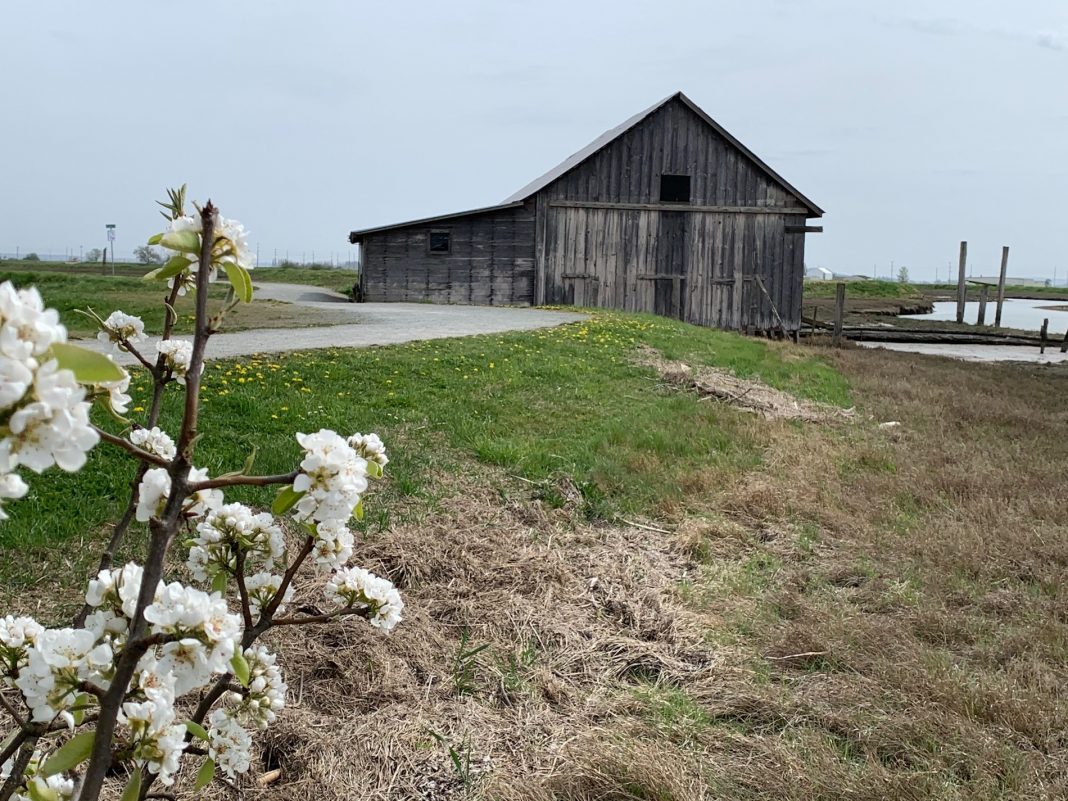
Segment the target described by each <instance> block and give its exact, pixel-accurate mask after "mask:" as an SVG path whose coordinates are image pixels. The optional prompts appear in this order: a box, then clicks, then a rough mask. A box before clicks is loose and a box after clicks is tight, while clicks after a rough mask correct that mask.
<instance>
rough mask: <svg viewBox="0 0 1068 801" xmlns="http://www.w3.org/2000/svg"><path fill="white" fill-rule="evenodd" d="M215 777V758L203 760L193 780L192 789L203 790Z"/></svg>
mask: <svg viewBox="0 0 1068 801" xmlns="http://www.w3.org/2000/svg"><path fill="white" fill-rule="evenodd" d="M214 778H215V760H213V759H209V760H207V761H205V762H204V764H203V765H202V766H201V768H200V770H198V771H197V779H196V781H195V782H193V789H194V790H203V789H204V788H205V787H207V786H208V782H210V781H211V780H212V779H214Z"/></svg>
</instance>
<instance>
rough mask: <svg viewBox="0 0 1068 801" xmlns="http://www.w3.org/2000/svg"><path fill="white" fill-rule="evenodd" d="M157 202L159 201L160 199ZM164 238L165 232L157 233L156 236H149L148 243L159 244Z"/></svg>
mask: <svg viewBox="0 0 1068 801" xmlns="http://www.w3.org/2000/svg"><path fill="white" fill-rule="evenodd" d="M156 202H157V203H159V201H158V200H157V201H156ZM162 239H163V234H156V235H155V236H150V237H149V238H148V244H150V245H158V244H159V243H160V241H161V240H162Z"/></svg>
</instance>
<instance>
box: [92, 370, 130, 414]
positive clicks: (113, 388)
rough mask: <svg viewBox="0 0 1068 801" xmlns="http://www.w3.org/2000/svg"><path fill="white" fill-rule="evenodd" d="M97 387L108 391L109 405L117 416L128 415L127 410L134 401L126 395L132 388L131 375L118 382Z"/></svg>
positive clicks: (101, 384) (110, 382)
mask: <svg viewBox="0 0 1068 801" xmlns="http://www.w3.org/2000/svg"><path fill="white" fill-rule="evenodd" d="M97 386H98V387H100V388H101V389H106V390H107V392H108V403H109V404H110V405H111V409H112V411H114V412H115V414H126V410H127V409H129V408H130V401H131V400H133V399H132V398H131V397H130V396H129V395H127V394H126V390H128V389H129V388H130V374H129V373H126V375H124V376H123V377H122V378H120V379H119V380H118V381H104V382H102V383H100V384H97Z"/></svg>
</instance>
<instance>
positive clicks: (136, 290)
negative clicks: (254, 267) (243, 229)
mask: <svg viewBox="0 0 1068 801" xmlns="http://www.w3.org/2000/svg"><path fill="white" fill-rule="evenodd" d="M4 264H5V265H6V264H7V262H4ZM31 264H32V262H31ZM288 272H298V273H299V272H304V271H302V270H291V271H288ZM308 272H311V271H308ZM315 272H316V273H317V274H323V273H326V272H328V271H315ZM271 280H282V279H281V278H278V279H271ZM2 281H11V282H12V283H13V284H14V285H15V286H17V287H26V286H31V285H33V286H36V287H37V288H38V289H39V290H40V292H41V294H42V295H43V296H44V298H45V300H46V302H47V303H48V305H49V306H50V307H51V308H54V309H56V310H57V311H58V312H59V317H60V319H61V320H62V321H63V324H64V325H65V326H67V330H68V331H69V332H70V334H71V336H73V337H92V336H95V335H96V331H97V328H96V326H95V325H94V324H93V322H92V321H90V320H89V319H88V318H86V317H85V316H83V315H81V314H78V313H77V311H75V310H76V309H85V308H87V307H91V308H92V309H93V310H95V311H96V312H97V313H98V314H99V315H100V316H101V317H107V315H108V314H109V313H110V312H112V311H114V310H115V309H122V310H123V311H124V312H126V313H127V314H133V315H136V316H138V317H140V318H141V319H142V320H144V321H145V330H146V331H148V332H151V333H155V332H159V331H160V330H162V328H163V314H164V311H163V308H164V307H163V300H164V297H165V296H166V294H167V292H166V286H165V285H164V284H162V283H157V282H149V281H145V280H144V279H142V278H140V277H136V276H131V275H115V276H111V275H107V276H104V275H92V274H87V273H71V272H69V271H66V272H61V271H58V270H55V271H47V270H46V271H40V272H35V271H0V282H2ZM226 290H227V284H225V283H224V282H219V283H217V284H215V285H213V286H212V288H211V293H210V296H211V298H212V302H213V304H214V305H216V306H219V305H221V303H222V301H223V299H224V298H225V296H226ZM175 310H176V311H177V312H178V315H179V317H178V323H177V327H176V330H177V332H178V333H180V334H188V333H192V328H193V295H192V294H191V293H190V294H188V295H186V296H184V297H180V298H178V302H177V303H175ZM339 322H351V321H350V320H348V319H343V318H341V317H339V316H338V315H333V314H330V313H326V312H322V311H319V310H317V309H308V308H305V307H297V306H293V305H292V304H288V303H281V302H278V301H260V302H258V303H256V304H255V306H251V307H250V306H238V307H237V308H236V309H234V311H233V312H231V313H230V315H229V316H228V317H227V325H226V328H227V330H228V331H241V330H244V329H249V328H270V327H277V326H290V327H304V326H309V325H329V324H333V323H339Z"/></svg>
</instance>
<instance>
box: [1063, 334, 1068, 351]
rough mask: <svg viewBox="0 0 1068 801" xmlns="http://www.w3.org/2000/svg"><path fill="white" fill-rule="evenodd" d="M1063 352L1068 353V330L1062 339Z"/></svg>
mask: <svg viewBox="0 0 1068 801" xmlns="http://www.w3.org/2000/svg"><path fill="white" fill-rule="evenodd" d="M1061 353H1068V331H1065V332H1064V339H1062V340H1061Z"/></svg>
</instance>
